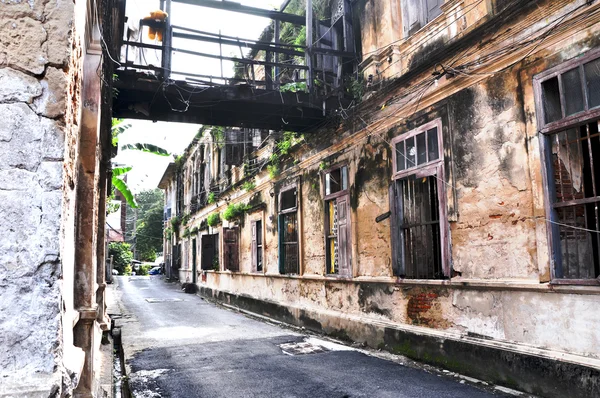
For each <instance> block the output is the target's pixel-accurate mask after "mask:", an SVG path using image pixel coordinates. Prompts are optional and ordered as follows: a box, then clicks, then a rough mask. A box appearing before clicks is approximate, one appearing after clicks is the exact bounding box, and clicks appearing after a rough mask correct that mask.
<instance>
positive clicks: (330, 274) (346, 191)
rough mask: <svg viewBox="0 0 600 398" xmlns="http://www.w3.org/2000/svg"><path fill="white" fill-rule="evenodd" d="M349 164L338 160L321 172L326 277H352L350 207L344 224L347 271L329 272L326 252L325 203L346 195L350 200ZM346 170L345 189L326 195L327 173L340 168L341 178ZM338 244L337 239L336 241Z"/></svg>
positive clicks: (327, 218)
mask: <svg viewBox="0 0 600 398" xmlns="http://www.w3.org/2000/svg"><path fill="white" fill-rule="evenodd" d="M349 168H350V167H349V164H348V162H347V161H344V162H340V163H336V164H335V165H334V166H331V167H329V168H327V169H325V170H323V171H322V172H321V185H322V186H323V204H324V206H323V210H324V211H323V218H324V222H323V239H324V244H325V246H324V247H325V276H327V277H332V278H344V279H345V278H352V220H351V217H352V212H351V211H349V210H350V209H349V208H347V209H346V220H347V221H346V224H347V227H346V228H347V231H346V232H347V234H348V236H347V241H346V244H345V245H344V250H345V251H346V258H347V261H348V272H347V273H342V272H340V270H339V269H338V272H337V273H333V272H329V268H330V263H329V262H330V261H331V259H329V258H328V255H327V252H328V239H329V237H328V235H327V231H328V230H329V213H328V207H327V204H328V202H331V201H337V199H339V198H342V197H344V196H346V197H347V198H348V201H349V200H350V173H349ZM344 169H345V170H346V188H345V189H340V190H339V191H337V192H334V193H331V194H329V195H326V194H325V192H326V190H327V174H331V173H332V172H334V171H336V170H340V179H341V180H343V179H344V177H343V176H342V170H344ZM340 188H342V184H341V182H340ZM338 244H339V241H338ZM339 249H340V247H339V246H338V250H339Z"/></svg>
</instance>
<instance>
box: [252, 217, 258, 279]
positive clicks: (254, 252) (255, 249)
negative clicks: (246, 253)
mask: <svg viewBox="0 0 600 398" xmlns="http://www.w3.org/2000/svg"><path fill="white" fill-rule="evenodd" d="M257 252H258V246H257V244H256V221H252V271H256V270H257V265H258V263H257V260H258V256H257V254H258V253H257Z"/></svg>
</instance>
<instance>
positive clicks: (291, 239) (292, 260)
mask: <svg viewBox="0 0 600 398" xmlns="http://www.w3.org/2000/svg"><path fill="white" fill-rule="evenodd" d="M280 217H281V228H282V231H281V232H282V238H281V244H282V246H283V273H285V274H298V273H300V267H299V264H300V263H299V261H298V260H299V259H298V217H297V213H296V212H293V213H286V214H282V215H281V216H280Z"/></svg>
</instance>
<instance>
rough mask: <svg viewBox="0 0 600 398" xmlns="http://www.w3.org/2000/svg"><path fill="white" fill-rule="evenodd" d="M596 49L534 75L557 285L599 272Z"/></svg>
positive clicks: (599, 70)
mask: <svg viewBox="0 0 600 398" xmlns="http://www.w3.org/2000/svg"><path fill="white" fill-rule="evenodd" d="M598 57H599V51H595V52H591V53H589V54H587V55H584V56H582V57H580V58H578V59H575V60H572V61H569V62H566V63H564V64H562V65H559V66H558V67H556V68H553V69H550V70H549V71H546V72H543V73H542V74H540V75H537V76H536V77H535V78H534V88H535V90H536V101H537V104H536V105H537V111H538V124H539V126H540V127H541V128H540V132H541V134H540V142H541V147H542V160H543V162H544V164H545V168H546V170H545V171H546V173H545V175H544V182H545V185H546V190H547V195H546V210H547V214H548V216H547V217H548V219H549V220H548V221H549V223H548V232H549V241H550V246H551V249H552V277H553V282H555V283H584V284H590V283H591V284H598V283H600V282H599V281H598V280H597V278H598V277H599V276H600V233H598V232H596V231H600V206H599V205H600V185H599V184H600V128H599V127H600V126H599V124H600V58H598Z"/></svg>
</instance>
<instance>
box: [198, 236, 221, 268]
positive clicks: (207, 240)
mask: <svg viewBox="0 0 600 398" xmlns="http://www.w3.org/2000/svg"><path fill="white" fill-rule="evenodd" d="M201 245H202V247H201V248H200V250H201V252H200V253H201V254H200V256H201V257H200V258H201V259H202V264H201V267H202V269H203V270H205V271H206V270H210V269H212V270H215V271H218V270H219V234H211V235H202V240H201Z"/></svg>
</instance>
